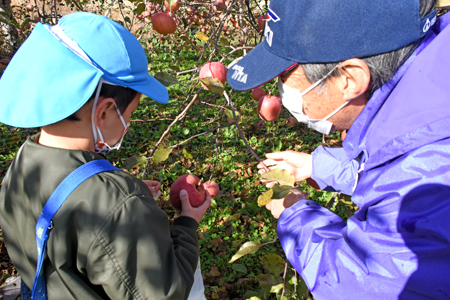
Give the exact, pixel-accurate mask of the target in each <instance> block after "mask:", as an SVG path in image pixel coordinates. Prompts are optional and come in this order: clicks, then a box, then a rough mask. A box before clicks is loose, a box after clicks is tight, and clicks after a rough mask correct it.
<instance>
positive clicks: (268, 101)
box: [258, 95, 281, 121]
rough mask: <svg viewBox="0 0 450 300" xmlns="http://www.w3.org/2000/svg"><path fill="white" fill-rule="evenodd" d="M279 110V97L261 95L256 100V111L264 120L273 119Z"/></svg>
mask: <svg viewBox="0 0 450 300" xmlns="http://www.w3.org/2000/svg"><path fill="white" fill-rule="evenodd" d="M280 112H281V99H280V98H279V97H276V96H271V95H268V96H263V97H261V98H259V101H258V113H259V116H260V117H261V119H263V120H264V121H274V120H275V119H276V118H278V116H279V115H280Z"/></svg>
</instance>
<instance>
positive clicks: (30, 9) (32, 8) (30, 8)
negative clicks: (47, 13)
mask: <svg viewBox="0 0 450 300" xmlns="http://www.w3.org/2000/svg"><path fill="white" fill-rule="evenodd" d="M25 8H26V9H27V10H28V11H33V10H34V5H33V4H31V3H28V4H27V6H25Z"/></svg>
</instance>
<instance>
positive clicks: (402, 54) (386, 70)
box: [300, 0, 437, 94]
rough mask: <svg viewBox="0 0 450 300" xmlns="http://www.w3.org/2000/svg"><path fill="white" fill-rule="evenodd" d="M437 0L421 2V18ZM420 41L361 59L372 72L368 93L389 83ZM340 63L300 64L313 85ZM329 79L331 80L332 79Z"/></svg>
mask: <svg viewBox="0 0 450 300" xmlns="http://www.w3.org/2000/svg"><path fill="white" fill-rule="evenodd" d="M436 2H437V0H420V16H421V17H424V16H426V15H427V14H429V13H430V12H431V11H432V10H433V9H435V7H436ZM419 44H420V41H417V42H414V43H411V44H409V45H407V46H404V47H402V48H400V49H397V50H394V51H391V52H387V53H382V54H377V55H373V56H368V57H361V58H360V59H361V60H363V61H364V62H365V63H366V64H367V66H368V67H369V70H370V84H369V90H368V93H369V94H372V93H373V92H374V91H375V90H377V89H378V88H380V87H381V86H383V85H384V84H385V83H387V82H388V81H389V80H390V79H391V78H392V77H393V76H394V74H395V73H396V72H397V70H398V69H399V68H400V67H401V65H402V64H403V63H404V62H405V61H406V60H407V59H408V57H410V56H411V54H412V53H413V52H414V50H416V48H417V46H418V45H419ZM339 63H340V62H336V63H310V64H300V66H302V67H303V71H304V73H305V76H306V79H308V81H309V82H310V83H311V84H313V83H314V82H317V81H319V80H320V79H321V78H323V77H325V76H326V74H328V73H329V72H330V71H331V70H333V68H335V67H336V65H338V64H339ZM340 75H341V74H340V70H339V69H338V68H336V69H335V70H334V71H333V72H332V73H331V75H330V77H338V76H340ZM330 77H329V78H330ZM326 81H327V80H325V81H323V82H322V84H321V85H319V87H318V89H319V90H318V91H319V93H321V92H323V91H324V90H325V89H326Z"/></svg>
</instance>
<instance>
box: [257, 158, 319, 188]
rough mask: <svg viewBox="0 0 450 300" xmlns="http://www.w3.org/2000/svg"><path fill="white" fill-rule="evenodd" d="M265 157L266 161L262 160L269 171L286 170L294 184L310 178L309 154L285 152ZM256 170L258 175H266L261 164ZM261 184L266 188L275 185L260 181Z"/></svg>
mask: <svg viewBox="0 0 450 300" xmlns="http://www.w3.org/2000/svg"><path fill="white" fill-rule="evenodd" d="M266 157H267V159H266V160H264V161H263V163H264V164H265V165H266V166H267V167H268V168H269V170H273V169H276V168H280V169H282V170H286V171H288V172H289V173H291V174H292V175H294V178H295V181H296V182H299V181H302V180H305V179H306V178H309V177H311V174H312V156H311V154H307V153H302V152H296V151H292V150H287V151H282V152H274V153H267V154H266ZM257 168H258V169H259V171H258V172H259V173H260V174H264V173H266V170H265V169H264V167H263V165H262V164H261V163H259V164H258V165H257ZM262 182H264V183H266V187H268V188H271V187H272V186H273V185H274V184H275V182H273V181H270V180H262Z"/></svg>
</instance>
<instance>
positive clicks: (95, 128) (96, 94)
mask: <svg viewBox="0 0 450 300" xmlns="http://www.w3.org/2000/svg"><path fill="white" fill-rule="evenodd" d="M103 82H104V80H103V78H100V80H99V82H98V86H97V91H96V92H95V99H94V105H93V107H92V113H91V121H92V131H93V133H94V144H96V143H97V131H98V127H97V125H95V122H94V116H95V110H96V109H97V103H98V97H99V96H100V90H101V89H102V84H103ZM98 133H99V135H100V138H101V139H102V140H103V137H102V134H101V132H100V131H98Z"/></svg>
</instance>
